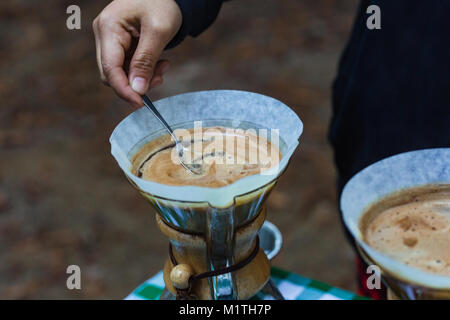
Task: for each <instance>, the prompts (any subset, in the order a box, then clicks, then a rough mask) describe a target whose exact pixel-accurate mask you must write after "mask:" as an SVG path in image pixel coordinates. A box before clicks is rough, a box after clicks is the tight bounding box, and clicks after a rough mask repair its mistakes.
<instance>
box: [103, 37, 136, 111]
mask: <svg viewBox="0 0 450 320" xmlns="http://www.w3.org/2000/svg"><path fill="white" fill-rule="evenodd" d="M120 37H125V39H122V40H121V38H120ZM126 40H128V39H127V38H126V35H125V34H121V33H120V32H118V33H114V32H105V33H103V34H102V35H101V37H100V67H99V69H100V70H101V72H102V73H103V74H104V78H105V80H106V82H107V83H108V84H109V85H110V86H111V87H112V88H113V89H114V91H115V92H116V94H117V95H118V96H119V97H121V98H122V99H124V100H127V101H129V102H131V103H132V104H133V105H134V106H135V107H140V106H142V104H143V103H142V99H141V97H140V95H139V94H138V93H136V92H135V91H134V90H133V89H132V88H131V87H130V83H129V81H128V77H127V75H126V74H125V70H124V69H123V65H124V61H125V51H126V50H127V49H128V48H126V45H127V43H128V42H127V41H126ZM106 53H107V54H106Z"/></svg>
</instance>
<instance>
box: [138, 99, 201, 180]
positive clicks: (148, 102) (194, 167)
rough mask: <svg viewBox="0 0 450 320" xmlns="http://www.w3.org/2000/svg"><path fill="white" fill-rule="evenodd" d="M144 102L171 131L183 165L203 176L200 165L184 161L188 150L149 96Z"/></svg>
mask: <svg viewBox="0 0 450 320" xmlns="http://www.w3.org/2000/svg"><path fill="white" fill-rule="evenodd" d="M142 100H144V104H145V106H146V107H147V108H148V109H149V110H150V111H151V112H152V113H153V114H154V116H155V117H156V118H157V119H158V120H159V121H160V122H161V124H162V125H163V126H164V127H165V128H166V130H167V131H169V134H170V135H171V137H172V139H173V140H174V141H175V147H176V148H177V154H178V159H179V160H180V163H181V165H182V166H183V167H184V168H185V169H186V170H187V171H189V172H191V173H193V174H201V171H200V170H199V168H198V167H199V165H198V164H193V165H190V164H187V163H185V162H184V161H183V154H184V150H185V149H186V148H185V147H184V146H183V144H182V143H181V142H180V141H179V140H178V138H177V137H176V136H175V134H174V133H173V130H172V128H171V127H170V126H169V124H168V123H167V122H166V120H164V118H163V117H162V115H161V114H160V113H159V111H158V110H157V109H156V107H155V106H154V105H153V103H152V101H151V100H150V99H149V97H147V95H145V94H144V95H143V96H142Z"/></svg>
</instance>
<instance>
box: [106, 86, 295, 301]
mask: <svg viewBox="0 0 450 320" xmlns="http://www.w3.org/2000/svg"><path fill="white" fill-rule="evenodd" d="M155 106H156V107H157V108H158V110H159V111H160V113H161V114H162V115H163V116H164V118H165V119H166V120H167V122H168V123H169V124H170V125H171V126H172V127H173V128H185V129H191V128H193V127H194V122H197V121H201V124H202V126H203V127H214V126H221V127H227V128H239V129H243V130H246V129H255V130H261V129H265V131H264V132H266V133H268V136H267V137H265V138H267V140H268V141H270V142H271V143H272V144H275V145H276V146H277V147H278V149H279V150H280V153H281V159H280V162H279V164H278V165H277V166H275V167H272V168H270V169H268V170H266V171H264V172H261V173H259V174H254V175H249V176H246V177H244V178H241V179H239V180H237V181H235V182H233V183H231V184H229V185H226V186H224V187H219V188H207V187H199V186H173V185H163V184H159V183H156V182H152V181H148V180H144V179H141V178H139V177H138V176H137V175H136V174H135V172H133V170H134V169H133V161H135V155H136V153H137V151H138V150H139V149H140V148H141V147H142V146H143V145H145V144H146V143H148V142H149V141H152V140H153V139H156V138H157V137H160V136H162V135H165V134H166V132H165V131H164V130H163V129H162V126H161V124H160V123H159V122H158V120H156V119H155V118H154V117H153V115H152V114H151V113H150V112H149V111H148V110H146V109H145V108H141V109H139V110H137V111H135V112H134V113H132V114H131V115H129V116H128V117H127V118H125V119H124V120H123V121H122V122H121V123H120V124H119V125H118V126H117V127H116V128H115V130H114V132H113V133H112V135H111V138H110V142H111V153H112V155H113V156H114V157H115V159H116V160H117V162H118V164H119V166H120V167H121V169H122V170H123V171H124V173H125V175H126V177H127V178H128V180H129V181H130V182H131V184H132V185H133V186H135V187H136V188H137V189H138V190H139V192H140V193H141V194H142V195H143V196H144V197H145V198H146V199H147V200H148V201H149V202H150V203H151V204H152V206H153V207H154V208H155V209H156V211H157V214H156V222H157V225H158V227H159V229H160V230H161V231H162V232H163V233H164V234H165V235H166V236H168V238H169V242H170V246H169V258H168V259H167V261H166V263H165V266H164V282H165V285H166V288H165V290H164V292H163V294H162V296H161V298H162V299H174V298H177V299H213V300H235V299H249V298H251V297H253V296H255V295H256V294H257V293H259V292H260V291H262V293H263V294H265V295H266V296H268V297H272V298H275V299H282V298H283V297H282V295H281V294H280V293H279V291H278V290H277V288H276V286H275V285H274V283H273V282H272V281H271V280H270V263H269V260H268V259H267V257H266V255H265V253H264V251H263V250H262V249H261V248H260V247H259V240H258V236H257V234H258V230H259V229H260V228H261V226H262V225H263V223H264V220H265V218H266V210H265V206H264V203H265V201H266V199H267V197H268V196H269V194H270V191H271V190H272V188H273V187H274V186H275V184H276V182H277V179H278V178H279V176H280V175H281V174H282V173H283V172H284V170H285V169H286V167H287V165H288V163H289V159H290V157H291V156H292V154H293V152H294V150H295V149H296V147H297V145H298V139H299V137H300V135H301V133H302V129H303V125H302V122H301V121H300V119H299V118H298V116H297V115H296V114H295V113H294V112H293V111H292V110H291V109H290V108H288V107H287V106H286V105H284V104H283V103H281V102H279V101H277V100H275V99H273V98H270V97H267V96H263V95H260V94H255V93H250V92H242V91H231V90H219V91H203V92H194V93H187V94H182V95H177V96H173V97H169V98H165V99H162V100H159V101H157V102H155Z"/></svg>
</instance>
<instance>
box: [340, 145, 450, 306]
mask: <svg viewBox="0 0 450 320" xmlns="http://www.w3.org/2000/svg"><path fill="white" fill-rule="evenodd" d="M449 159H450V148H436V149H424V150H417V151H410V152H405V153H401V154H397V155H394V156H391V157H389V158H386V159H383V160H380V161H378V162H376V163H374V164H372V165H370V166H368V167H367V168H365V169H363V170H361V171H360V172H359V173H357V174H356V175H355V176H354V177H353V178H352V179H350V181H349V182H348V183H347V184H346V185H345V187H344V190H343V191H342V195H341V199H340V204H341V210H342V214H343V220H344V223H345V225H346V226H347V228H348V230H349V231H350V233H351V234H352V236H353V237H354V239H355V242H356V243H355V245H356V248H357V250H358V252H359V254H360V256H361V258H362V259H363V260H364V261H365V262H366V263H367V264H368V265H376V266H378V267H379V268H380V271H381V275H382V280H383V281H384V283H385V284H386V286H387V287H388V298H390V299H407V300H421V299H447V300H450V276H446V275H437V274H433V273H430V272H426V271H424V270H422V269H418V268H414V267H412V266H410V265H407V264H406V263H403V262H401V261H399V260H396V259H394V258H393V257H392V256H390V255H388V254H386V253H384V252H380V251H378V250H376V249H375V248H373V247H371V246H370V245H369V244H368V243H367V242H366V241H365V240H364V237H363V232H362V231H361V228H360V226H361V224H360V221H361V219H362V217H363V216H364V215H365V212H366V210H367V208H369V207H370V206H371V205H373V204H375V203H377V202H379V201H381V200H383V199H384V198H385V197H387V196H390V195H393V194H395V193H398V192H399V191H401V190H406V189H410V188H417V187H422V186H427V185H439V184H443V185H448V184H450V165H449Z"/></svg>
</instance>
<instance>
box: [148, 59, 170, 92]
mask: <svg viewBox="0 0 450 320" xmlns="http://www.w3.org/2000/svg"><path fill="white" fill-rule="evenodd" d="M169 67H170V63H169V61H167V60H160V61H158V63H157V64H156V67H155V71H154V72H153V77H152V79H151V80H150V84H149V89H153V88H156V87H158V86H160V85H161V84H162V83H163V75H164V73H166V71H167V70H168V69H169Z"/></svg>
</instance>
